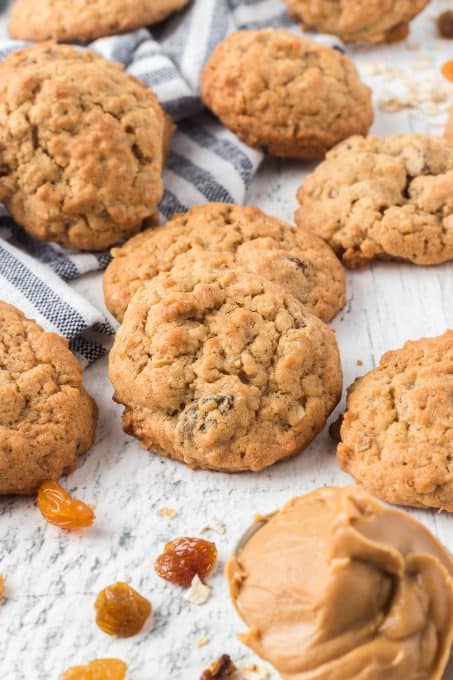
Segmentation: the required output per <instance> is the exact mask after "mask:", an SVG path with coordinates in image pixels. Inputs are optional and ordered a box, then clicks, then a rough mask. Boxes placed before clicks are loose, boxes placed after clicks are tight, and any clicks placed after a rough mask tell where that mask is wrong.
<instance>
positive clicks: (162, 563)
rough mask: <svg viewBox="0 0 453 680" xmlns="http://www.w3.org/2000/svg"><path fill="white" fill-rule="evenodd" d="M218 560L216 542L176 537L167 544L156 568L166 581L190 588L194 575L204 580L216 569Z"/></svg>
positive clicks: (157, 561) (156, 563)
mask: <svg viewBox="0 0 453 680" xmlns="http://www.w3.org/2000/svg"><path fill="white" fill-rule="evenodd" d="M216 561H217V548H216V546H215V543H211V541H205V540H204V539H203V538H187V537H184V538H175V539H174V540H173V541H170V542H169V543H167V544H166V546H165V549H164V552H163V553H162V555H159V557H158V558H157V559H156V562H155V565H154V568H155V570H156V573H157V574H159V576H160V577H161V578H163V579H165V580H166V581H170V583H174V584H175V585H178V586H184V587H185V588H188V587H189V586H190V584H191V583H192V580H193V578H194V576H198V577H199V578H200V579H201V580H202V581H203V580H204V579H205V578H206V577H207V576H208V575H209V574H210V573H211V571H212V570H213V569H214V566H215V563H216Z"/></svg>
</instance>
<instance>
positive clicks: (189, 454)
mask: <svg viewBox="0 0 453 680" xmlns="http://www.w3.org/2000/svg"><path fill="white" fill-rule="evenodd" d="M109 366H110V379H111V381H112V383H113V385H114V387H115V400H116V401H118V402H119V403H121V404H124V406H125V407H126V408H125V411H124V414H123V427H124V429H125V431H126V432H128V433H129V434H132V435H134V436H135V437H137V439H138V440H139V441H140V443H141V444H142V446H143V447H144V448H146V449H149V450H152V451H155V452H157V453H159V454H161V455H164V456H168V457H170V458H174V459H175V460H179V461H183V462H184V463H186V464H187V465H189V466H190V467H193V468H197V467H200V468H209V469H214V470H224V471H227V472H236V471H240V470H254V471H257V470H261V469H262V468H265V467H267V466H268V465H272V464H273V463H275V462H277V461H278V460H281V459H283V458H287V457H288V456H292V455H294V454H296V453H299V452H300V451H302V449H304V448H305V447H306V446H307V445H308V443H309V442H310V441H311V440H312V439H313V437H314V436H315V435H316V434H317V433H318V432H320V430H321V429H322V428H323V427H324V425H325V422H326V418H327V416H328V415H329V413H330V412H331V411H332V409H333V408H334V407H335V405H336V404H337V402H338V400H339V397H340V394H341V386H342V374H341V365H340V360H339V355H338V347H337V343H336V340H335V334H334V332H333V331H332V330H331V329H330V328H329V327H328V326H326V325H325V324H324V323H323V322H322V321H320V320H319V319H318V318H317V317H315V316H313V315H311V314H309V313H307V312H305V310H304V308H303V306H302V305H301V303H300V302H298V301H297V300H296V299H295V298H294V297H293V296H291V295H289V294H288V293H286V292H285V291H284V290H283V289H282V288H281V287H280V286H276V285H275V284H273V283H271V282H269V281H267V280H265V279H262V278H260V277H259V276H256V275H255V274H249V273H247V272H243V271H233V270H225V271H214V272H209V271H207V270H206V269H205V268H204V267H199V268H198V269H197V268H180V269H179V270H178V269H177V268H175V269H174V270H173V271H172V273H171V275H170V274H160V275H159V276H158V277H156V278H155V279H153V281H151V282H149V283H146V284H144V285H143V286H142V287H141V288H140V290H138V292H137V293H135V295H134V296H133V298H132V300H131V301H130V303H129V306H128V308H127V310H126V314H125V316H124V320H123V324H122V326H121V328H120V329H119V331H118V334H117V336H116V338H115V342H114V345H113V349H112V350H111V352H110V362H109Z"/></svg>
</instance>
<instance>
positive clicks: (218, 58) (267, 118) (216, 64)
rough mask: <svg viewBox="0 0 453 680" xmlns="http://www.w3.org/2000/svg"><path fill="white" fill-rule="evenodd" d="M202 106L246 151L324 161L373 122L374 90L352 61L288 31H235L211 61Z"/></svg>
mask: <svg viewBox="0 0 453 680" xmlns="http://www.w3.org/2000/svg"><path fill="white" fill-rule="evenodd" d="M201 94H202V98H203V101H204V103H205V104H206V106H207V107H208V108H210V109H211V110H212V111H213V112H214V113H215V115H216V116H218V118H220V120H221V121H222V123H223V124H224V125H225V126H226V127H227V128H229V129H230V130H232V131H233V132H234V133H235V134H237V136H238V137H239V138H240V139H242V140H243V141H244V142H245V143H246V144H249V146H253V147H262V148H263V149H265V150H266V151H267V152H268V153H270V154H272V155H274V156H281V157H283V158H307V159H309V158H319V157H322V156H323V155H324V154H325V152H326V151H327V150H328V149H330V148H331V147H332V146H334V145H335V144H337V143H338V142H340V141H341V140H342V139H345V138H346V137H349V136H350V135H353V134H366V133H367V132H368V129H369V127H370V125H371V123H372V121H373V109H372V105H371V91H370V89H369V88H368V87H367V86H366V85H364V84H363V83H362V82H361V80H360V78H359V75H358V73H357V70H356V68H355V66H354V64H353V63H352V61H351V59H349V57H347V56H345V55H343V54H341V53H340V52H339V51H338V50H334V49H331V48H329V47H324V46H323V45H320V44H319V43H316V42H314V41H313V40H309V39H308V38H303V37H298V36H296V35H294V34H293V33H290V32H289V31H285V30H283V29H264V30H262V31H238V32H237V33H233V34H231V35H230V36H228V38H226V40H224V41H223V42H222V43H221V44H220V45H219V46H218V47H217V48H216V49H215V51H214V53H213V54H212V56H211V58H210V59H209V61H208V63H207V65H206V67H205V69H204V71H203V74H202V77H201Z"/></svg>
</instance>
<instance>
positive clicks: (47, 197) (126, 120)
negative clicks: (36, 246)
mask: <svg viewBox="0 0 453 680" xmlns="http://www.w3.org/2000/svg"><path fill="white" fill-rule="evenodd" d="M168 125H169V123H168V122H167V121H166V118H165V116H164V113H163V111H162V109H161V108H160V106H159V103H158V101H157V99H156V97H155V95H154V94H153V92H151V90H149V89H147V88H146V87H145V86H144V85H143V84H142V83H140V82H139V81H138V80H135V79H134V78H131V77H130V76H128V75H127V74H126V73H124V72H123V69H122V67H121V66H119V65H117V64H113V63H110V62H108V61H106V60H105V59H103V58H102V57H100V56H98V55H96V54H94V53H93V52H89V51H86V50H83V51H82V50H79V49H76V48H74V47H70V46H67V45H50V44H44V45H39V46H36V47H31V48H28V49H25V50H21V51H19V52H15V53H13V54H12V55H10V56H9V57H8V58H7V59H6V60H5V61H4V62H2V63H1V64H0V151H1V173H0V200H2V201H3V202H4V203H5V205H6V207H7V208H8V210H9V211H10V213H11V215H12V216H13V217H14V219H15V220H17V222H18V223H19V224H21V225H22V226H23V227H24V229H26V230H27V231H28V232H29V233H30V234H32V236H35V237H36V238H39V239H42V240H44V241H56V242H57V243H60V244H61V245H63V246H68V247H74V248H80V249H82V250H90V249H93V250H99V249H102V248H106V247H108V246H109V245H112V244H113V243H116V242H117V241H118V240H120V239H122V238H125V237H126V236H128V235H130V234H132V233H134V232H136V231H138V230H139V229H140V228H141V227H142V225H143V224H144V223H146V222H147V220H149V219H150V218H151V217H152V216H153V215H154V213H155V211H156V206H157V204H158V203H159V201H160V198H161V196H162V192H163V185H162V179H161V173H162V166H163V162H164V147H165V145H166V143H167V142H168V132H169V131H168Z"/></svg>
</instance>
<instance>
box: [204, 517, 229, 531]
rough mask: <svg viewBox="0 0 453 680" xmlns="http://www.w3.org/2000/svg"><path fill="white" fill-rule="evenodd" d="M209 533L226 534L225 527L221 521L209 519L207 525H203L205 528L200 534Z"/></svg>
mask: <svg viewBox="0 0 453 680" xmlns="http://www.w3.org/2000/svg"><path fill="white" fill-rule="evenodd" d="M208 531H213V532H214V533H216V534H224V533H225V525H224V523H223V522H221V521H220V520H219V519H216V518H215V517H214V518H213V519H209V520H208V521H207V522H206V523H205V524H203V526H202V527H201V529H200V534H205V533H206V532H208Z"/></svg>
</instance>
